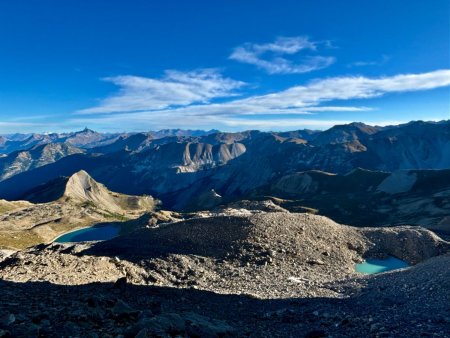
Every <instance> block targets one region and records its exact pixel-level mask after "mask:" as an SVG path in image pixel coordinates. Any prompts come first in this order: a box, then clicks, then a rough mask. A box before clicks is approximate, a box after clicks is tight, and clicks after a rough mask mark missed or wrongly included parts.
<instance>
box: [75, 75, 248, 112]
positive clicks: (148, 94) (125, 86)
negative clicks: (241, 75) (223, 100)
mask: <svg viewBox="0 0 450 338" xmlns="http://www.w3.org/2000/svg"><path fill="white" fill-rule="evenodd" d="M103 80H104V81H107V82H111V83H113V84H115V85H116V86H119V87H120V90H119V92H118V93H116V94H115V95H113V96H110V97H108V98H106V99H104V100H102V101H101V103H100V105H99V106H97V107H93V108H88V109H84V110H81V111H79V113H81V114H92V113H96V114H100V113H112V112H126V111H138V110H147V109H151V110H154V109H164V108H169V107H174V106H185V105H189V104H192V103H207V102H209V100H211V99H214V98H220V97H231V96H236V95H237V94H236V90H237V89H239V88H241V87H243V86H244V85H245V83H244V82H242V81H236V80H232V79H229V78H224V77H223V76H222V75H221V74H220V73H219V72H218V71H217V70H215V69H201V70H196V71H191V72H184V73H183V72H179V71H174V70H169V71H166V72H165V76H164V77H163V78H161V79H153V78H146V77H140V76H132V75H124V76H115V77H107V78H104V79H103Z"/></svg>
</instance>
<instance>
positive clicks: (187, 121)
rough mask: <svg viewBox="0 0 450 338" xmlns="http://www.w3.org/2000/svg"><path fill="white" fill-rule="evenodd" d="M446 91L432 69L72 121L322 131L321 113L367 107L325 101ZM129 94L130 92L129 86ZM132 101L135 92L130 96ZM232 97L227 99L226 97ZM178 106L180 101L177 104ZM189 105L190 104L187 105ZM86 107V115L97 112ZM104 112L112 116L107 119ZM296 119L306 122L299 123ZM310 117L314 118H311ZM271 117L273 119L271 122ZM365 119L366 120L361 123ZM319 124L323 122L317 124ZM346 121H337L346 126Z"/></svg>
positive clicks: (446, 74) (444, 76) (449, 79)
mask: <svg viewBox="0 0 450 338" xmlns="http://www.w3.org/2000/svg"><path fill="white" fill-rule="evenodd" d="M447 86H450V70H449V69H443V70H436V71H432V72H427V73H420V74H400V75H395V76H386V77H378V78H369V77H364V76H346V77H331V78H325V79H316V80H313V81H310V82H308V83H306V84H304V85H298V86H293V87H291V88H288V89H286V90H283V91H279V92H274V93H270V94H266V95H255V96H250V97H246V98H239V99H237V98H231V97H229V98H228V99H227V101H225V102H220V103H218V102H213V103H203V104H187V105H185V106H177V107H174V104H173V103H171V102H170V101H169V100H168V101H167V102H165V107H167V108H163V109H149V110H145V111H133V108H134V107H135V106H134V105H133V106H132V107H125V109H124V110H123V111H121V112H120V113H116V112H115V110H107V109H106V107H105V106H104V105H103V106H100V107H101V111H100V113H99V114H93V115H92V114H91V116H90V117H88V118H83V119H79V118H78V119H74V120H72V122H73V123H79V124H84V125H89V124H90V123H98V124H110V125H114V124H116V125H120V126H125V125H127V123H128V124H130V125H131V124H134V125H136V124H139V125H142V126H146V127H147V128H169V127H183V128H186V127H195V128H203V127H204V128H211V127H215V128H221V127H225V128H227V127H230V128H238V127H242V128H247V127H252V128H259V126H261V128H263V129H270V127H269V126H272V129H273V128H274V127H275V128H282V127H284V126H291V127H292V128H294V127H299V126H304V127H324V126H331V125H332V124H336V122H339V121H336V120H334V121H331V122H330V121H328V122H327V121H325V120H321V119H320V116H319V117H317V116H316V115H317V114H320V113H321V112H365V111H370V110H372V109H373V108H372V107H367V106H345V105H335V104H332V105H327V103H329V102H333V103H335V102H336V101H348V100H364V99H370V98H376V97H382V96H384V95H388V94H391V93H403V92H413V91H425V90H431V89H435V88H441V87H447ZM127 90H129V87H127ZM129 94H130V97H134V96H137V93H129ZM228 95H230V94H228ZM177 102H178V101H177ZM188 102H192V101H191V100H188ZM96 110H97V108H96V107H94V108H90V109H87V110H86V111H96ZM104 113H110V114H109V115H107V116H105V114H104ZM299 115H304V116H305V117H302V118H299ZM312 115H314V116H315V117H314V118H313V119H311V118H309V116H312ZM269 116H272V117H274V118H269ZM364 120H366V119H364ZM319 121H322V122H319ZM345 122H346V121H340V123H345Z"/></svg>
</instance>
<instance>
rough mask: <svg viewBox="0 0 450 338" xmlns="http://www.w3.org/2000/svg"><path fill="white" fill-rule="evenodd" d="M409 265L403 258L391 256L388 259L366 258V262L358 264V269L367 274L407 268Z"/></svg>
mask: <svg viewBox="0 0 450 338" xmlns="http://www.w3.org/2000/svg"><path fill="white" fill-rule="evenodd" d="M408 266H409V265H408V263H406V262H404V261H402V260H401V259H398V258H395V257H391V256H389V257H388V258H386V259H366V260H365V261H364V262H362V263H360V264H356V271H357V272H360V273H365V274H374V273H380V272H385V271H390V270H396V269H401V268H406V267H408Z"/></svg>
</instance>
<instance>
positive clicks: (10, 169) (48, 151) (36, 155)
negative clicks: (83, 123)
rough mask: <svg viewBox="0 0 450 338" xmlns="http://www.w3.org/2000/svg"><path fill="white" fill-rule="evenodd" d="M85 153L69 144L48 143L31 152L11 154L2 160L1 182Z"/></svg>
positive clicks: (32, 149)
mask: <svg viewBox="0 0 450 338" xmlns="http://www.w3.org/2000/svg"><path fill="white" fill-rule="evenodd" d="M83 152H84V151H83V150H81V149H79V148H76V147H74V146H72V145H70V144H67V143H48V144H43V145H37V146H34V147H33V148H31V149H29V150H24V151H16V152H13V153H10V154H9V155H7V156H6V157H3V158H0V181H2V180H5V179H8V178H10V177H12V176H14V175H17V174H20V173H22V172H25V171H28V170H32V169H35V168H39V167H42V166H44V165H47V164H50V163H54V162H56V161H58V160H59V159H61V158H63V157H66V156H69V155H73V154H81V153H83Z"/></svg>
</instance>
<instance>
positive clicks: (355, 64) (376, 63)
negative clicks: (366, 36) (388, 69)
mask: <svg viewBox="0 0 450 338" xmlns="http://www.w3.org/2000/svg"><path fill="white" fill-rule="evenodd" d="M390 59H391V57H390V56H388V55H382V56H381V58H380V59H379V60H375V61H373V60H372V61H355V62H352V63H349V64H348V65H347V67H348V68H352V67H367V66H382V65H384V64H385V63H386V62H388V61H389V60H390Z"/></svg>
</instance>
